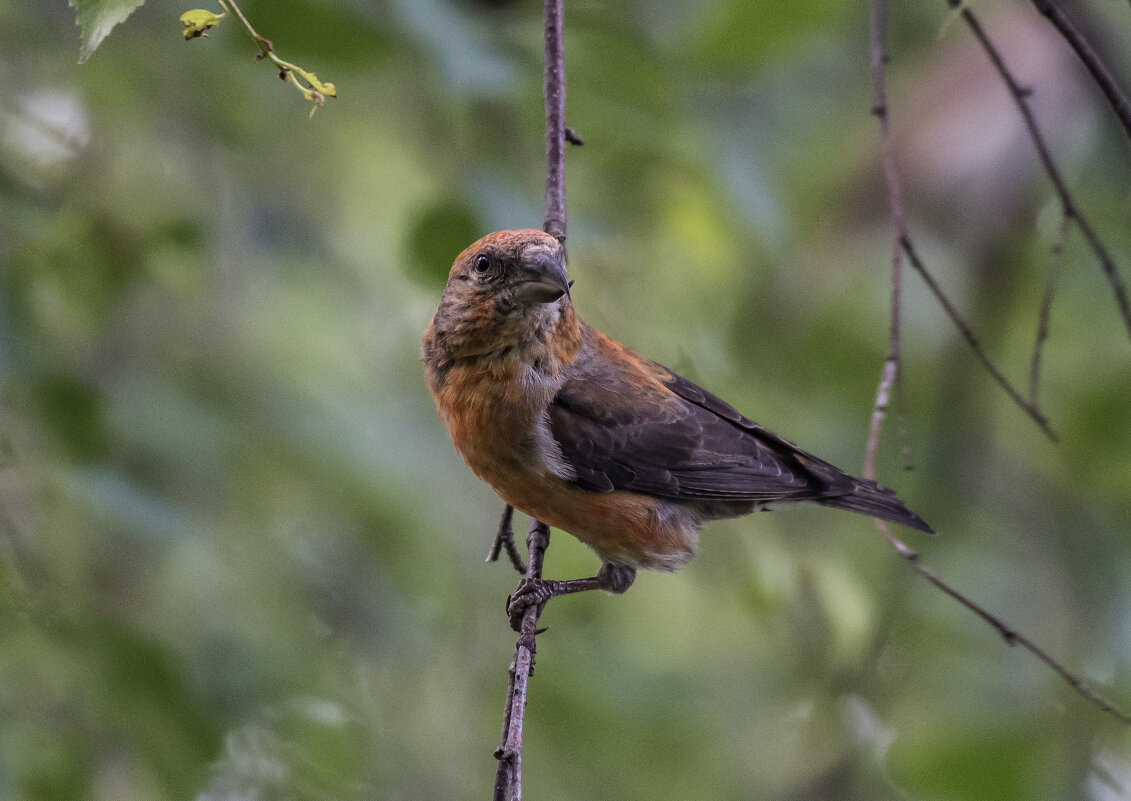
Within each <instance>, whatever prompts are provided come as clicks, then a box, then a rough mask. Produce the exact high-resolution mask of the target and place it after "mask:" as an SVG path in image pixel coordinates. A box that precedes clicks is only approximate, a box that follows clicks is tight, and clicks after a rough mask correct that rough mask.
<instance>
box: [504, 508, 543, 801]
mask: <svg viewBox="0 0 1131 801" xmlns="http://www.w3.org/2000/svg"><path fill="white" fill-rule="evenodd" d="M549 545H550V527H549V526H547V525H546V524H545V523H541V522H539V521H537V520H531V521H530V531H529V533H528V534H527V535H526V550H527V554H528V556H529V561H528V562H527V568H526V577H527V578H531V579H536V578H542V561H543V557H544V556H545V554H546V548H548V547H549ZM540 614H541V610H540V609H539V605H538V604H531V605H530V606H529V607H527V609H526V611H525V612H524V613H523V615H522V630H521V632H520V634H519V636H518V642H517V643H516V644H515V651H514V660H513V661H512V662H511V666H510V670H509V671H508V672H507V703H506V706H505V707H504V709H503V736H502V744H501V745H500V746H499V749H498V750H497V751H496V752H495V759H497V760H499V766H498V768H497V770H496V771H495V792H494V795H493V796H492V798H493V801H521V799H522V723H523V715H524V713H525V711H526V687H527V682H528V681H529V679H530V676H531V675H533V673H534V654H535V651H536V643H535V637H536V635H537V634H538V629H537V626H538V615H540Z"/></svg>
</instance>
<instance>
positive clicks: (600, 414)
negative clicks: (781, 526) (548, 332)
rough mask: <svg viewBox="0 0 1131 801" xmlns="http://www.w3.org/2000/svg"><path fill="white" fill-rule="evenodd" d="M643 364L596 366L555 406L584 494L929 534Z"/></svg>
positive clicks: (555, 428)
mask: <svg viewBox="0 0 1131 801" xmlns="http://www.w3.org/2000/svg"><path fill="white" fill-rule="evenodd" d="M636 358H639V357H636ZM636 366H637V365H628V364H620V363H618V362H616V361H606V360H592V361H590V362H588V363H587V364H586V365H584V366H583V367H582V371H581V374H580V375H579V376H578V378H576V379H575V380H572V381H569V382H567V383H566V384H565V385H564V386H563V387H562V389H561V390H560V391H559V393H558V395H557V397H555V399H554V402H553V403H552V404H551V406H550V409H549V422H550V430H551V433H552V434H553V436H554V439H555V440H557V442H558V444H559V445H560V446H561V449H562V455H563V457H564V458H565V460H566V461H567V462H568V463H569V464H570V465H571V466H572V467H573V469H574V470H575V471H576V478H575V479H574V480H575V482H576V483H577V484H579V485H580V486H582V487H585V488H586V489H590V490H594V491H597V492H608V491H611V490H614V489H622V490H629V491H632V492H639V493H643V494H647V495H654V496H658V497H662V498H670V499H672V500H682V501H695V500H716V501H754V502H757V503H771V502H774V501H813V502H816V503H820V504H823V505H826V506H832V507H836V508H841V509H847V510H850V511H854V512H860V513H862V514H867V515H872V516H875V517H881V518H884V519H886V520H891V521H893V522H897V523H902V524H903V525H907V526H911V527H913V528H917V529H920V530H922V531H930V530H931V529H930V526H928V525H927V523H925V522H924V521H923V520H922V519H921V518H919V516H918V515H916V514H914V513H913V512H911V511H910V510H908V509H907V508H906V507H905V506H904V505H903V503H901V502H900V501H899V499H898V498H896V497H895V494H894V493H892V492H891V490H887V489H884V488H883V487H880V486H878V485H876V484H874V483H873V482H870V481H866V480H864V479H857V478H854V477H852V476H850V475H848V474H847V473H844V472H842V471H841V470H839V469H837V468H836V467H834V466H833V465H831V464H829V463H828V462H825V461H823V460H821V459H818V458H817V457H815V456H812V455H810V454H808V453H805V452H804V451H802V450H801V449H799V448H797V447H796V446H794V445H793V444H791V443H789V442H787V441H786V440H783V439H782V438H780V437H778V436H777V435H776V434H774V433H772V432H770V431H767V430H766V429H764V428H762V427H761V426H759V425H758V424H756V423H754V422H753V421H751V420H748V419H747V418H745V417H743V416H742V415H741V414H739V413H738V411H736V410H735V409H734V407H732V406H731V405H730V404H728V403H726V402H725V401H723V400H721V399H719V398H717V397H716V396H714V395H712V394H711V393H709V392H707V391H706V390H704V389H702V388H700V387H698V386H696V385H695V384H694V383H692V382H690V381H688V380H687V379H685V378H682V377H680V376H678V375H676V374H674V373H672V372H670V371H668V370H667V369H666V368H663V367H661V366H660V365H656V364H654V363H651V362H648V363H645V364H644V365H642V366H645V367H646V368H647V369H648V370H649V376H651V377H652V378H654V379H655V380H654V381H652V382H641V381H638V380H637V381H634V380H632V379H633V376H632V375H631V374H630V373H629V374H626V370H631V368H634V367H636Z"/></svg>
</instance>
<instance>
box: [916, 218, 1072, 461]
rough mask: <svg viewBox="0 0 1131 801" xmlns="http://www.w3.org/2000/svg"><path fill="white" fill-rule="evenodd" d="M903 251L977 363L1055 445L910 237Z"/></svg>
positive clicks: (1046, 427)
mask: <svg viewBox="0 0 1131 801" xmlns="http://www.w3.org/2000/svg"><path fill="white" fill-rule="evenodd" d="M903 250H904V252H905V253H906V254H907V258H908V259H909V260H910V261H911V266H912V267H914V268H915V271H916V272H917V273H919V275H920V276H921V277H922V279H923V281H924V283H926V285H927V288H928V289H930V290H931V292H932V293H933V294H934V296H935V298H936V299H937V300H938V302H939V303H940V304H941V305H942V307H943V310H944V311H945V312H946V313H947V316H948V317H950V321H951V322H952V323H954V326H955V327H956V328H957V329H958V332H959V333H960V334H962V338H963V339H965V340H966V344H967V345H969V346H970V349H971V350H972V351H974V355H975V356H976V357H977V358H978V361H980V362H981V363H982V366H983V367H984V368H986V372H987V373H989V374H990V378H992V379H993V380H994V381H995V382H996V383H997V385H998V386H999V387H1001V388H1002V390H1004V391H1005V394H1006V395H1008V396H1009V398H1010V400H1012V401H1013V402H1014V403H1015V404H1016V405H1017V407H1018V408H1019V409H1021V411H1023V412H1025V414H1027V415H1028V416H1029V418H1030V419H1031V420H1032V421H1033V422H1034V423H1036V424H1037V426H1038V427H1039V428H1040V429H1041V431H1043V432H1044V434H1045V436H1046V437H1048V438H1049V439H1050V440H1052V441H1053V442H1056V441H1057V436H1056V432H1054V431H1053V430H1052V426H1051V425H1049V421H1048V419H1046V418H1045V416H1044V414H1043V413H1042V412H1041V410H1040V409H1038V408H1037V407H1036V406H1034V405H1033V404H1031V403H1029V402H1028V401H1027V400H1025V399H1024V398H1023V397H1021V393H1020V392H1018V391H1017V390H1016V389H1015V388H1014V387H1013V385H1012V384H1011V383H1009V379H1008V378H1006V377H1005V376H1004V375H1003V374H1002V373H1001V371H1000V370H998V369H997V367H995V366H994V364H993V362H991V361H990V358H989V356H987V355H986V352H985V351H984V350H983V349H982V344H981V342H979V341H978V338H977V337H976V336H974V332H973V331H971V330H970V326H968V325H967V324H966V321H965V320H963V319H962V316H961V315H960V314H959V313H958V310H957V309H955V308H954V304H952V303H951V302H950V299H949V298H947V296H946V295H945V294H944V293H943V291H942V289H941V288H940V287H939V285H938V284H937V283H935V279H934V276H932V275H931V273H930V272H929V271H928V270H927V266H926V265H925V264H924V263H923V260H922V259H920V258H919V253H918V252H917V251H916V250H915V245H914V244H912V242H911V239H910V238H905V239H904V240H903Z"/></svg>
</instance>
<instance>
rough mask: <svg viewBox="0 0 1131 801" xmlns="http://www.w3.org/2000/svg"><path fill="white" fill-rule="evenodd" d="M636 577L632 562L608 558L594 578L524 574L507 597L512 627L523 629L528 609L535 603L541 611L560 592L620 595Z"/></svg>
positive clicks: (562, 593) (564, 593) (539, 612)
mask: <svg viewBox="0 0 1131 801" xmlns="http://www.w3.org/2000/svg"><path fill="white" fill-rule="evenodd" d="M635 580H636V568H634V567H629V566H628V565H618V564H612V563H609V562H606V563H605V564H604V565H602V566H601V569H600V570H599V571H597V575H596V576H593V577H592V578H583V579H570V580H569V581H557V580H555V579H543V578H524V579H523V580H522V581H520V582H519V583H518V587H517V588H515V591H514V592H513V593H511V596H510V597H509V598H507V617H509V618H510V622H511V628H512V629H514V630H515V631H521V630H522V618H523V616H524V615H525V614H526V610H527V609H529V608H530V607H532V606H536V607H538V614H539V615H541V614H542V609H543V608H545V606H546V601H548V600H550V599H551V598H556V597H557V596H559V595H570V594H572V593H575V592H585V591H586V590H605V591H606V592H611V593H614V594H616V595H619V594H621V593H622V592H624V591H625V590H627V589H628V588H629V587H631V586H632V582H633V581H635Z"/></svg>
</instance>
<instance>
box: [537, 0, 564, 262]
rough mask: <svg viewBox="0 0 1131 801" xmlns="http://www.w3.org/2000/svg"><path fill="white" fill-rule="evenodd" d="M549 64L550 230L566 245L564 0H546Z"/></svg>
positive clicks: (546, 84)
mask: <svg viewBox="0 0 1131 801" xmlns="http://www.w3.org/2000/svg"><path fill="white" fill-rule="evenodd" d="M542 9H543V14H544V15H545V26H546V66H545V72H544V80H543V85H542V92H543V99H544V101H545V105H546V222H545V225H544V226H543V227H544V230H545V231H546V233H548V234H550V235H551V236H554V237H556V238H557V240H558V241H559V242H561V243H562V244H563V245H564V244H565V238H566V209H565V143H566V133H565V50H564V46H563V43H562V0H543V6H542Z"/></svg>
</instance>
